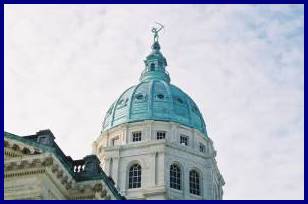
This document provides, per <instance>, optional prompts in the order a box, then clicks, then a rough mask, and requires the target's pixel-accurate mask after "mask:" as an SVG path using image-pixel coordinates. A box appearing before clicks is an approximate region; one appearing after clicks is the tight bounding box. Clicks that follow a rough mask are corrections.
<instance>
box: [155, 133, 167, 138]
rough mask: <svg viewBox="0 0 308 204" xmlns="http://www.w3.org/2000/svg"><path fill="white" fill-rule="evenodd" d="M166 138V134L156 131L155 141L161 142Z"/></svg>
mask: <svg viewBox="0 0 308 204" xmlns="http://www.w3.org/2000/svg"><path fill="white" fill-rule="evenodd" d="M165 138H166V132H165V131H157V133H156V139H157V140H163V139H165Z"/></svg>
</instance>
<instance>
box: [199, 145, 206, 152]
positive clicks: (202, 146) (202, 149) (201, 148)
mask: <svg viewBox="0 0 308 204" xmlns="http://www.w3.org/2000/svg"><path fill="white" fill-rule="evenodd" d="M199 149H200V152H205V145H204V144H202V143H200V145H199Z"/></svg>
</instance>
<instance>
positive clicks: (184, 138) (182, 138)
mask: <svg viewBox="0 0 308 204" xmlns="http://www.w3.org/2000/svg"><path fill="white" fill-rule="evenodd" d="M188 139H189V138H188V136H186V135H181V136H180V144H182V145H185V146H187V145H188Z"/></svg>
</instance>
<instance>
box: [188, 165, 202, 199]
mask: <svg viewBox="0 0 308 204" xmlns="http://www.w3.org/2000/svg"><path fill="white" fill-rule="evenodd" d="M189 192H190V193H191V194H195V195H200V176H199V173H198V172H197V171H195V170H191V171H190V172H189Z"/></svg>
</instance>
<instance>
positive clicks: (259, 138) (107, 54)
mask: <svg viewBox="0 0 308 204" xmlns="http://www.w3.org/2000/svg"><path fill="white" fill-rule="evenodd" d="M154 21H158V22H161V23H163V24H164V25H165V26H166V29H165V31H164V32H162V34H161V37H160V43H161V46H162V52H163V53H164V55H165V56H166V58H167V60H168V65H169V66H168V67H167V70H168V71H169V73H170V74H171V82H172V83H173V84H175V85H177V86H178V87H180V88H182V89H183V90H184V91H185V92H186V93H188V94H189V95H190V96H191V97H192V98H193V99H194V100H195V102H196V103H197V104H198V106H199V108H200V110H201V111H202V113H203V115H204V118H205V120H206V124H207V130H208V133H209V136H210V137H211V138H212V139H213V140H214V145H215V148H216V149H217V152H218V155H217V161H218V165H219V168H220V170H221V172H222V174H223V176H224V178H225V180H226V185H225V188H224V190H225V196H224V198H225V199H303V198H304V91H303V89H304V88H303V87H304V6H303V5H130V6H129V5H5V90H4V91H5V130H6V131H9V132H12V133H16V134H19V135H29V134H32V133H35V132H37V131H38V130H40V129H46V128H49V129H51V130H52V131H53V133H54V134H55V136H56V141H57V143H58V144H59V145H60V147H61V148H62V149H63V150H64V152H65V153H67V154H69V155H72V156H73V158H75V159H77V158H80V157H83V156H84V155H85V154H90V153H91V143H92V142H93V141H94V139H95V138H96V137H98V135H99V132H100V129H101V125H102V121H103V118H104V115H105V112H106V111H107V109H108V108H109V106H110V105H111V104H112V102H113V100H115V99H116V98H117V97H118V96H119V95H120V94H121V93H122V92H123V91H124V90H125V89H126V88H127V87H129V86H131V85H133V84H136V83H138V78H139V75H140V74H141V71H142V70H143V67H144V66H143V59H144V58H145V56H146V55H147V54H148V53H149V52H150V45H151V42H152V34H151V33H150V29H151V26H152V25H153V22H154Z"/></svg>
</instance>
